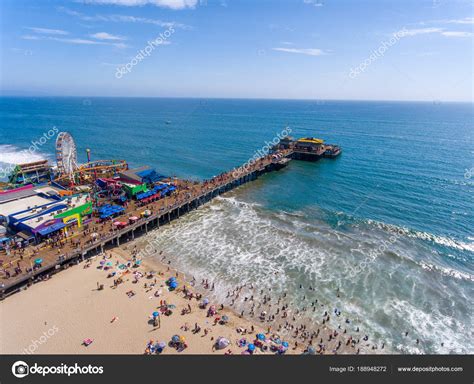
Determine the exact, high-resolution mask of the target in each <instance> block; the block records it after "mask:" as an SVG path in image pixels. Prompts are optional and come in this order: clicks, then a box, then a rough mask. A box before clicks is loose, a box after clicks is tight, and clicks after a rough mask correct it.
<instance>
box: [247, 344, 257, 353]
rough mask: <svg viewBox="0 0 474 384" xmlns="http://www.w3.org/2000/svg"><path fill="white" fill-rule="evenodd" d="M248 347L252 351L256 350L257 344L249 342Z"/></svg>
mask: <svg viewBox="0 0 474 384" xmlns="http://www.w3.org/2000/svg"><path fill="white" fill-rule="evenodd" d="M247 348H248V350H249V351H250V352H253V351H255V345H253V344H249V346H248V347H247Z"/></svg>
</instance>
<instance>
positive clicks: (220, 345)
mask: <svg viewBox="0 0 474 384" xmlns="http://www.w3.org/2000/svg"><path fill="white" fill-rule="evenodd" d="M229 344H230V341H229V340H227V339H226V338H225V337H219V338H218V339H217V341H216V346H217V349H224V348H227V347H228V346H229Z"/></svg>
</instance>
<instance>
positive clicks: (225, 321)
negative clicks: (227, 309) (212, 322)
mask: <svg viewBox="0 0 474 384" xmlns="http://www.w3.org/2000/svg"><path fill="white" fill-rule="evenodd" d="M222 321H223V322H224V323H227V322H228V321H229V316H227V315H224V316H222Z"/></svg>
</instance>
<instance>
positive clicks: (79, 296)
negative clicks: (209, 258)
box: [0, 243, 360, 354]
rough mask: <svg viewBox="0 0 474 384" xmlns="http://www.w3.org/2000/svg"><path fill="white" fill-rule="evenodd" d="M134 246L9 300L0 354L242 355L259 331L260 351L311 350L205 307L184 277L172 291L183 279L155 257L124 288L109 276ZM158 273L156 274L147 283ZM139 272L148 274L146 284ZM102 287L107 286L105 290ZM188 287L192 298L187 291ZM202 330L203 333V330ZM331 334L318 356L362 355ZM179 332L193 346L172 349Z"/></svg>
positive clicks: (285, 333)
mask: <svg viewBox="0 0 474 384" xmlns="http://www.w3.org/2000/svg"><path fill="white" fill-rule="evenodd" d="M130 244H133V243H129V244H128V246H127V245H126V246H124V247H121V248H115V249H113V250H112V251H108V252H107V253H106V258H105V259H104V256H103V255H102V256H97V257H94V258H92V259H90V260H89V261H86V262H81V263H79V264H78V265H74V266H71V267H69V268H68V269H66V270H64V271H61V272H60V273H58V274H55V275H54V276H52V277H51V278H50V279H49V280H47V281H43V282H41V283H38V284H35V285H34V286H32V287H29V288H28V289H25V290H23V291H21V292H20V293H18V294H15V295H12V296H10V297H8V298H7V299H5V300H4V301H3V302H1V303H0V316H1V317H0V319H1V322H2V324H3V326H2V332H1V333H0V354H10V353H11V354H16V353H20V354H21V353H26V354H30V353H39V354H143V353H145V352H146V348H147V343H148V342H149V341H152V343H153V344H157V343H165V344H167V346H166V347H165V348H164V350H163V351H162V353H164V354H172V353H184V354H215V353H219V354H223V353H228V354H229V353H232V354H241V353H242V352H244V351H246V350H247V349H248V348H247V346H241V345H239V341H240V340H242V339H245V340H246V342H247V344H249V343H253V342H254V340H255V339H256V335H257V334H258V333H262V334H264V335H265V341H263V343H262V345H263V346H264V347H267V348H266V350H264V349H262V348H258V342H257V348H256V349H255V351H254V354H262V353H275V351H274V350H273V351H271V346H275V347H278V346H279V345H280V344H278V341H277V343H274V342H272V341H270V339H274V340H275V339H280V341H281V342H283V341H286V342H288V343H289V346H288V348H287V351H286V353H288V354H294V353H297V354H301V353H303V351H304V350H305V349H306V348H307V347H308V345H309V341H307V342H306V343H304V342H302V341H301V333H298V332H296V337H295V334H294V332H295V330H296V327H294V326H293V328H291V326H288V329H285V328H283V329H280V331H278V332H275V331H273V330H271V331H270V332H268V326H269V325H270V324H267V323H266V321H261V322H258V321H257V322H256V321H252V322H250V321H249V320H248V319H244V318H240V317H239V316H238V315H237V314H236V313H235V312H234V311H232V310H231V309H229V308H224V309H221V308H220V304H219V303H212V302H210V303H209V304H208V305H207V307H206V308H205V309H203V308H201V307H200V305H201V304H202V298H201V299H200V300H196V298H193V299H191V300H190V299H189V292H195V293H197V292H198V291H199V290H200V291H202V290H203V289H204V290H205V288H202V289H199V287H198V285H199V284H198V283H196V287H195V288H194V287H191V286H190V285H189V283H188V282H184V281H183V280H182V278H181V276H180V274H179V273H178V277H177V281H178V284H179V286H178V288H177V289H176V290H174V291H169V287H168V286H167V285H166V283H165V281H166V280H167V279H169V278H170V277H172V276H176V271H174V270H172V269H170V267H169V266H167V265H164V264H161V263H158V262H156V261H155V260H153V261H151V260H150V259H147V260H146V263H142V264H141V265H140V266H139V267H136V268H128V269H126V270H124V271H127V272H125V273H123V274H122V280H123V283H121V284H118V285H117V286H114V278H116V277H117V276H118V275H116V276H114V277H107V276H108V275H109V273H110V272H111V271H117V270H119V269H118V268H117V265H120V264H126V263H127V262H128V261H131V260H132V258H131V253H130V251H129V250H130ZM106 263H109V264H111V265H112V266H111V267H110V268H109V269H108V270H104V269H103V266H102V265H104V264H105V265H106ZM132 264H133V262H132ZM151 270H153V271H155V272H156V274H155V275H154V276H153V277H151V278H147V273H149V272H150V271H151ZM137 273H141V274H142V275H143V277H141V278H139V279H138V281H136V279H135V275H136V274H137ZM155 279H156V284H154V282H155ZM153 284H154V285H153ZM100 285H103V289H98V287H99V286H100ZM145 285H146V287H145ZM150 285H153V286H152V287H150ZM185 286H186V288H187V290H188V295H187V296H188V297H186V295H185V293H184V292H183V288H184V287H185ZM209 289H210V288H209ZM130 291H133V292H134V295H133V296H132V297H129V296H128V295H127V292H130ZM158 295H159V296H158ZM204 297H205V296H203V298H204ZM164 303H166V304H167V305H171V306H170V307H169V308H171V310H172V314H171V315H169V316H167V315H165V314H163V313H161V314H160V316H159V319H160V321H159V325H158V326H154V325H153V319H152V313H153V312H155V311H159V308H160V306H161V304H164ZM211 305H215V306H216V309H217V313H216V314H215V315H214V316H207V315H208V309H209V308H210V306H211ZM161 308H163V307H161ZM189 308H190V309H191V311H190V312H189ZM183 310H184V311H183ZM223 316H227V317H228V319H229V320H228V322H227V323H226V324H221V323H220V322H219V320H220V319H222V318H223ZM216 318H217V320H216ZM252 327H253V331H252ZM196 329H199V331H198V332H195V330H196ZM301 330H302V331H304V329H303V328H302V329H301ZM329 333H332V331H329V330H327V329H325V328H323V329H322V332H321V334H318V336H315V335H314V334H313V337H311V339H314V340H313V341H312V346H313V347H314V349H315V351H318V352H319V353H334V352H335V351H336V347H337V344H340V347H338V348H337V353H356V351H357V349H358V348H359V347H360V345H358V346H353V345H352V344H349V345H347V344H346V340H347V339H348V335H342V334H341V333H339V334H337V336H336V337H332V336H330V337H329V338H330V339H331V340H329V339H328V338H327V336H328V334H329ZM174 335H179V336H182V337H184V339H185V341H184V344H185V345H186V348H185V349H183V350H181V349H179V350H178V349H177V348H173V347H170V346H169V345H168V343H169V342H170V341H171V339H172V337H173V336H174ZM298 335H299V336H298ZM343 336H344V337H343ZM220 337H223V338H225V339H227V340H228V341H229V345H228V347H226V348H223V349H219V350H216V349H215V348H214V346H215V344H216V341H217V340H218V338H220ZM260 337H261V336H260ZM298 337H299V338H298ZM86 339H91V340H92V343H91V344H90V345H88V346H85V345H84V344H83V341H84V340H86ZM296 341H297V342H298V345H297V346H295V342H296ZM340 341H341V342H340ZM319 342H322V344H324V346H325V348H324V349H322V348H320V347H319V346H318V344H319ZM354 344H355V343H354ZM152 351H153V350H152ZM148 352H149V351H148Z"/></svg>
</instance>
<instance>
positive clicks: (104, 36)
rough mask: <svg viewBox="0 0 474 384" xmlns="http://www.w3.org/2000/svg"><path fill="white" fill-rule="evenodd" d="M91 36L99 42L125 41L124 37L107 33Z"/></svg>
mask: <svg viewBox="0 0 474 384" xmlns="http://www.w3.org/2000/svg"><path fill="white" fill-rule="evenodd" d="M89 36H90V37H92V38H94V39H98V40H125V38H124V37H122V36H116V35H112V34H110V33H107V32H98V33H94V34H92V35H89Z"/></svg>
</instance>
